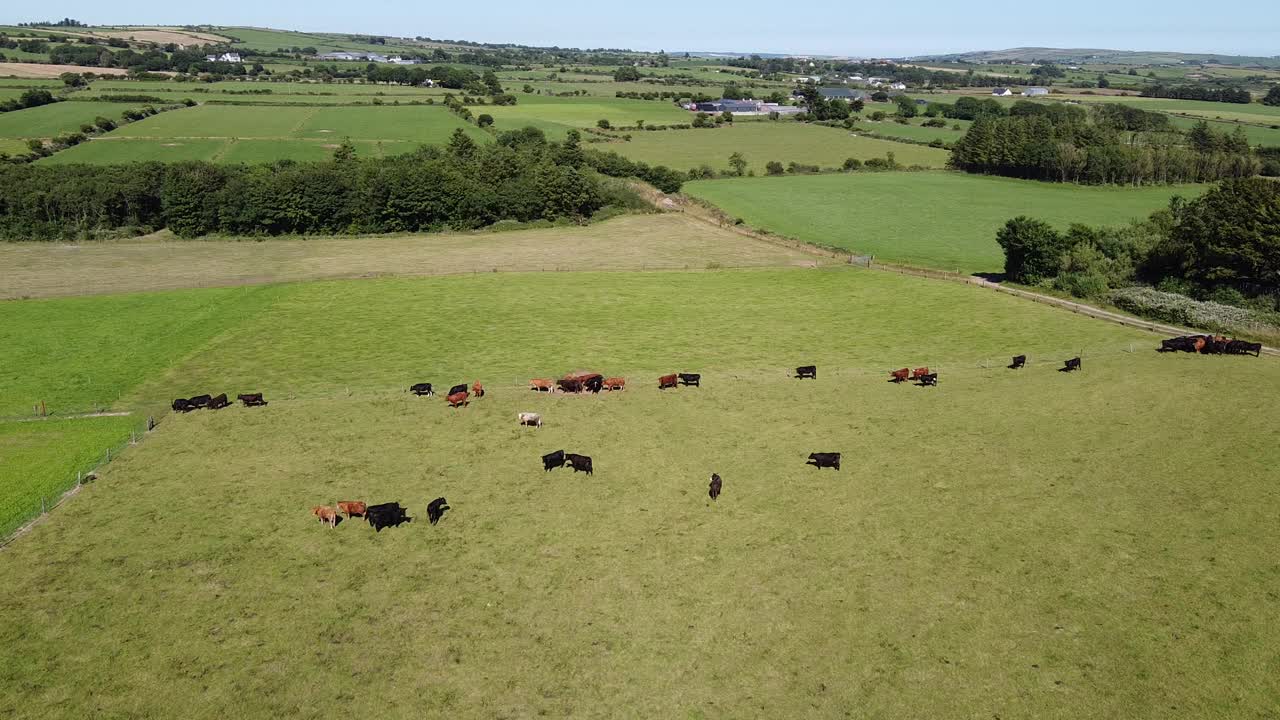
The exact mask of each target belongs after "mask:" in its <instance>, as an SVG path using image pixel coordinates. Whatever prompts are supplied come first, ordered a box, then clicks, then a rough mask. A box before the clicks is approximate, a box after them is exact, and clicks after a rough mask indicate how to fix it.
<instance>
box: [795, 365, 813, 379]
mask: <svg viewBox="0 0 1280 720" xmlns="http://www.w3.org/2000/svg"><path fill="white" fill-rule="evenodd" d="M796 378H797V379H799V380H803V379H805V378H813V379H814V380H817V379H818V366H817V365H801V366H800V367H798V368H796Z"/></svg>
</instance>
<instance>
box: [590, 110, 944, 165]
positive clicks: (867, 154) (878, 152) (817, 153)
mask: <svg viewBox="0 0 1280 720" xmlns="http://www.w3.org/2000/svg"><path fill="white" fill-rule="evenodd" d="M856 135H857V132H856V131H855V132H853V133H850V132H849V131H847V130H843V129H836V128H827V127H819V126H816V125H806V124H803V123H794V122H739V123H733V126H732V127H728V126H722V127H719V128H715V129H702V130H662V131H654V132H649V131H632V132H631V141H630V142H623V143H610V144H607V145H600V146H599V147H601V148H603V149H606V150H613V151H615V152H617V153H619V154H621V155H625V156H627V157H629V158H632V159H635V160H643V161H645V162H647V163H651V164H654V165H666V166H668V167H673V168H678V169H681V170H684V169H689V168H696V167H700V166H702V165H707V166H709V167H711V168H714V169H716V170H727V169H728V168H729V155H731V154H733V153H735V152H738V153H742V155H743V157H744V158H746V160H747V162H748V163H749V167H750V169H751V170H754V171H755V172H756V173H757V174H763V173H764V166H765V163H767V162H770V161H772V160H777V161H778V162H780V163H782V164H783V165H786V164H787V163H789V162H797V163H801V164H809V165H820V166H822V167H839V166H840V164H841V163H843V162H844V160H845V158H849V157H852V158H857V159H859V160H869V159H871V158H883V157H885V156H886V155H888V153H893V154H894V157H895V158H896V159H897V161H898V162H899V163H901V164H903V165H925V166H929V167H942V166H943V165H945V164H946V162H947V157H948V155H947V152H946V151H945V150H939V149H936V148H930V147H924V146H921V145H910V144H907V143H898V142H892V141H889V140H877V139H874V138H867V137H856Z"/></svg>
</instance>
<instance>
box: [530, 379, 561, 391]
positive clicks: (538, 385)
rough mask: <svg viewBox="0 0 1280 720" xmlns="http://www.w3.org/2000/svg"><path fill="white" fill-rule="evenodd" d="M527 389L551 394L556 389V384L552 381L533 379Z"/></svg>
mask: <svg viewBox="0 0 1280 720" xmlns="http://www.w3.org/2000/svg"><path fill="white" fill-rule="evenodd" d="M529 389H530V390H536V391H537V392H553V391H554V390H555V389H556V383H555V381H554V380H540V379H538V378H534V379H533V380H530V381H529Z"/></svg>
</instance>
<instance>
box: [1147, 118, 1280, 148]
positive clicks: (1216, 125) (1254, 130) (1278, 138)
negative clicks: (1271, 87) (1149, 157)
mask: <svg viewBox="0 0 1280 720" xmlns="http://www.w3.org/2000/svg"><path fill="white" fill-rule="evenodd" d="M1169 120H1170V122H1172V123H1173V125H1174V126H1175V127H1179V128H1182V129H1183V130H1190V129H1191V128H1193V127H1195V126H1196V125H1197V124H1198V123H1199V122H1201V121H1200V120H1198V119H1195V118H1188V117H1182V116H1179V115H1173V116H1170V118H1169ZM1207 122H1208V123H1209V127H1211V128H1213V129H1214V130H1215V131H1216V132H1220V133H1233V132H1235V131H1236V128H1244V134H1245V137H1247V138H1249V144H1250V145H1280V118H1276V119H1275V122H1274V125H1275V127H1274V128H1273V127H1269V126H1268V127H1260V126H1258V125H1253V124H1245V123H1239V122H1221V121H1215V120H1208V121H1207Z"/></svg>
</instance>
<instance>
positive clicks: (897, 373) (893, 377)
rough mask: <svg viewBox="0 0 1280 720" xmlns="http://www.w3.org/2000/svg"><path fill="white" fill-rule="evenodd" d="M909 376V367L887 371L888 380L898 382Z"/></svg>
mask: <svg viewBox="0 0 1280 720" xmlns="http://www.w3.org/2000/svg"><path fill="white" fill-rule="evenodd" d="M909 377H911V369H910V368H902V369H901V370H894V371H892V372H890V373H889V382H894V383H900V382H904V381H905V380H906V379H907V378H909Z"/></svg>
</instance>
